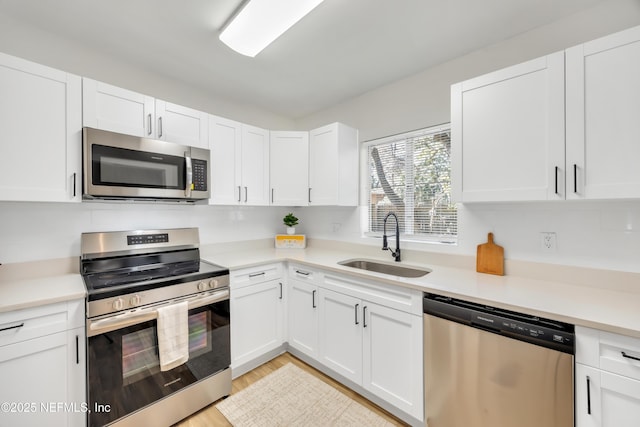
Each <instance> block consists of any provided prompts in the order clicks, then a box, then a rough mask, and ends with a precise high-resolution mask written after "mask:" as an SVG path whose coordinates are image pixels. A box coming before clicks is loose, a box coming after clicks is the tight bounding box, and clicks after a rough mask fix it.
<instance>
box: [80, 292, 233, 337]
mask: <svg viewBox="0 0 640 427" xmlns="http://www.w3.org/2000/svg"><path fill="white" fill-rule="evenodd" d="M227 299H229V290H228V289H225V290H222V291H217V292H216V293H215V294H213V295H205V296H198V297H195V298H187V299H183V300H175V301H174V302H182V301H188V302H189V310H192V309H194V308H198V307H203V306H205V305H209V304H213V303H216V302H220V301H224V300H227ZM170 304H173V302H171V303H170ZM166 305H169V304H167V303H162V304H158V305H154V306H151V307H148V308H145V309H142V310H136V311H134V312H127V313H123V314H119V315H117V316H111V317H107V318H104V319H99V320H88V321H87V335H88V336H90V337H91V336H94V335H100V334H103V333H105V332H109V331H114V330H116V329H122V328H126V327H127V326H133V325H136V324H138V323H143V322H147V321H149V320H154V319H157V318H158V310H157V309H158V308H159V307H163V306H166Z"/></svg>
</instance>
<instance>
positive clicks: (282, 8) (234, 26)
mask: <svg viewBox="0 0 640 427" xmlns="http://www.w3.org/2000/svg"><path fill="white" fill-rule="evenodd" d="M323 1H324V0H248V1H247V2H245V3H244V4H243V5H242V6H241V7H240V8H239V11H238V12H237V13H236V14H235V15H234V16H233V17H232V18H231V20H230V21H229V23H228V24H227V25H226V26H225V28H224V29H223V30H222V32H221V33H220V40H221V41H222V42H223V43H224V44H226V45H227V46H229V47H230V48H231V49H233V50H235V51H236V52H238V53H241V54H242V55H246V56H250V57H252V58H253V57H254V56H256V55H257V54H258V53H260V52H261V51H262V49H264V48H265V47H267V46H268V45H269V44H271V42H273V41H274V40H275V39H277V38H278V37H280V36H281V35H282V34H283V33H284V32H285V31H287V30H288V29H289V28H291V27H292V26H293V25H294V24H295V23H296V22H298V21H299V20H300V19H302V18H303V17H304V16H305V15H306V14H307V13H309V12H311V11H312V10H313V9H314V8H315V7H316V6H318V5H319V4H320V3H322V2H323Z"/></svg>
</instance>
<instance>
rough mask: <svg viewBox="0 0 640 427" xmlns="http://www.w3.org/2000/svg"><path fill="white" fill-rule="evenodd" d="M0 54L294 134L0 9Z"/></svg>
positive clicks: (253, 111)
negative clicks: (12, 17) (11, 15)
mask: <svg viewBox="0 0 640 427" xmlns="http://www.w3.org/2000/svg"><path fill="white" fill-rule="evenodd" d="M0 52H3V53H6V54H9V55H14V56H17V57H20V58H24V59H27V60H30V61H33V62H37V63H39V64H44V65H48V66H50V67H53V68H57V69H59V70H63V71H66V72H69V73H73V74H77V75H79V76H83V77H90V78H92V79H95V80H99V81H103V82H105V83H109V84H112V85H115V86H119V87H122V88H125V89H129V90H133V91H135V92H139V93H143V94H145V95H149V96H153V97H155V98H160V99H163V100H165V101H170V102H173V103H176V104H180V105H184V106H187V107H191V108H195V109H197V110H201V111H205V112H207V113H210V114H215V115H217V116H221V117H226V118H229V119H233V120H237V121H240V122H243V123H248V124H251V125H254V126H259V127H263V128H266V129H293V128H294V122H293V121H292V120H291V119H290V118H287V117H283V116H280V115H276V114H273V113H271V112H269V111H266V110H262V109H258V108H255V107H253V106H251V105H245V104H238V103H235V102H232V101H230V100H227V99H221V98H218V97H216V96H215V95H212V94H210V93H206V92H203V91H202V89H199V88H195V87H192V86H189V85H187V84H185V83H183V82H179V81H176V80H173V79H169V78H165V77H162V76H161V75H159V74H158V73H154V72H153V70H143V69H140V68H135V67H133V66H131V65H130V64H127V63H124V62H121V61H117V60H114V59H113V58H112V57H110V56H108V55H104V54H100V53H97V52H96V51H94V50H91V49H88V48H87V47H85V46H83V45H82V44H81V43H80V42H78V41H75V40H70V39H68V38H63V37H60V36H58V35H54V34H51V33H48V32H46V31H43V30H41V29H39V28H35V27H33V26H30V25H27V24H23V23H21V22H20V21H17V20H15V19H11V18H7V17H6V16H5V15H3V14H2V9H1V8H0Z"/></svg>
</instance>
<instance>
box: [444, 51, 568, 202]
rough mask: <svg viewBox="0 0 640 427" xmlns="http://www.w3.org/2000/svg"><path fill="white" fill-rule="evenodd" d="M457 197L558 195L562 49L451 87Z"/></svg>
mask: <svg viewBox="0 0 640 427" xmlns="http://www.w3.org/2000/svg"><path fill="white" fill-rule="evenodd" d="M451 132H452V184H453V191H454V197H455V199H456V200H457V201H460V202H487V201H518V200H554V199H563V198H564V190H565V181H564V173H565V170H564V164H565V161H564V138H565V127H564V52H558V53H554V54H552V55H548V56H545V57H543V58H539V59H535V60H532V61H528V62H525V63H522V64H518V65H515V66H513V67H509V68H506V69H503V70H499V71H496V72H493V73H490V74H487V75H484V76H480V77H477V78H474V79H471V80H467V81H465V82H462V83H458V84H455V85H453V86H452V88H451Z"/></svg>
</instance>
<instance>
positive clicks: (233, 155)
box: [209, 116, 242, 205]
mask: <svg viewBox="0 0 640 427" xmlns="http://www.w3.org/2000/svg"><path fill="white" fill-rule="evenodd" d="M209 148H210V150H211V199H210V203H211V204H215V205H236V204H239V203H240V201H241V200H242V175H241V172H242V124H241V123H239V122H235V121H233V120H228V119H224V118H222V117H216V116H209Z"/></svg>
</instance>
